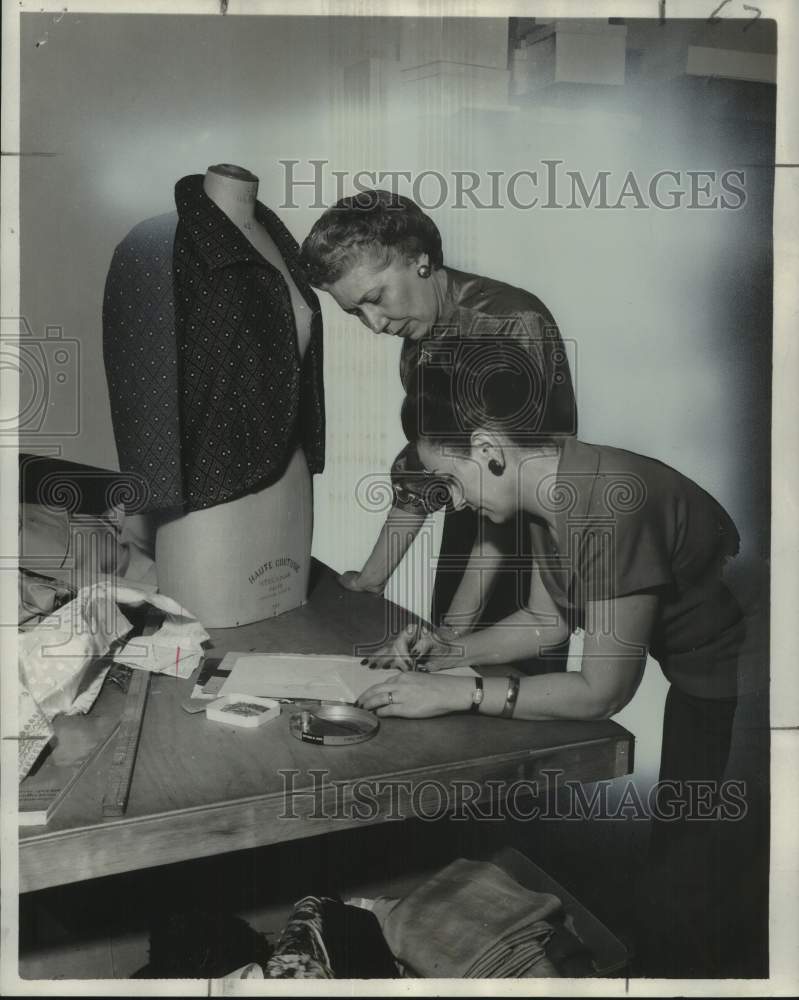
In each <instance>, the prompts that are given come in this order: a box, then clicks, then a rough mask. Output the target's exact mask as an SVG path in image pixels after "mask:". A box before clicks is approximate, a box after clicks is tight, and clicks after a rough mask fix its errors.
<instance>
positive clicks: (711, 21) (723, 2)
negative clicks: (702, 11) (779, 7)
mask: <svg viewBox="0 0 799 1000" xmlns="http://www.w3.org/2000/svg"><path fill="white" fill-rule="evenodd" d="M729 3H732V0H721V3H720V4H719V5H718V7H716V9H715V10H714V11H713V13H712V14H711V15H710V17H709V18H708V19H707V23H708V24H718V23H719V21H721V18H720V17H716V15H717V14H718V12H719V11H720V10H721V9H722V8H723V7H726V6H727V4H729ZM741 6H742V7H743V9H744V10H752V11H755V16H754V17H753V18H752V19H751V20H750V21H749V22H748V23H747V24H745V25H744V27H743V30H744V31H746V30H747V28H750V27H751V26H752V25H753V24H754V23H755V21H756V20H757V19H758V18H759V17H760V16H761V15H762V13H763V11H762V10H761V9H760V8H759V7H752V6H751V5H750V4H748V3H745V4H742V5H741Z"/></svg>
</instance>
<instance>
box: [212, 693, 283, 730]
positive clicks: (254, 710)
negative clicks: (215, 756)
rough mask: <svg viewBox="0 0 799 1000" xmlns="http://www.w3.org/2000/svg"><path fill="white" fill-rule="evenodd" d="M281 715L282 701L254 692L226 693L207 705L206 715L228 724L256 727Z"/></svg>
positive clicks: (247, 727)
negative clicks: (263, 696) (258, 695)
mask: <svg viewBox="0 0 799 1000" xmlns="http://www.w3.org/2000/svg"><path fill="white" fill-rule="evenodd" d="M279 715H280V703H279V702H277V701H274V700H273V699H272V698H258V697H256V695H254V694H226V695H225V696H224V697H222V698H218V699H217V700H216V701H213V702H211V704H210V705H206V708H205V717H206V719H210V720H211V721H212V722H224V723H225V724H226V725H228V726H243V727H244V728H245V729H255V728H256V727H258V726H263V725H264V724H265V723H267V722H270V721H271V720H272V719H276V718H277V717H278V716H279Z"/></svg>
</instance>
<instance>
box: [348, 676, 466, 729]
mask: <svg viewBox="0 0 799 1000" xmlns="http://www.w3.org/2000/svg"><path fill="white" fill-rule="evenodd" d="M473 691H474V681H473V679H472V678H471V677H446V676H443V677H439V676H435V675H432V674H420V673H404V674H399V675H398V676H396V677H392V678H391V680H386V681H381V682H380V683H379V684H373V685H372V687H370V688H369V689H368V690H367V691H364V693H363V694H362V695H361V697H360V698H359V699H358V705H359V706H360V707H361V708H366V709H368V710H369V711H371V712H374V713H375V714H376V715H379V716H380V717H381V718H382V717H383V716H391V715H396V716H400V717H402V718H405V719H429V718H431V717H432V716H434V715H447V714H448V713H449V712H465V711H467V709H468V708H469V707H470V706H471V704H472V693H473Z"/></svg>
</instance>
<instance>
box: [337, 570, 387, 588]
mask: <svg viewBox="0 0 799 1000" xmlns="http://www.w3.org/2000/svg"><path fill="white" fill-rule="evenodd" d="M336 581H337V582H338V584H339V586H341V587H343V588H344V589H345V590H354V591H355V592H356V593H360V594H382V593H383V591H384V590H385V588H386V585H385V584H384V583H383V584H375V583H368V582H367V581H365V580H364V579H363V577H362V576H361V574H360V573H359V572H358V571H357V570H354V569H350V570H347V572H346V573H341V574H339V576H337V577H336Z"/></svg>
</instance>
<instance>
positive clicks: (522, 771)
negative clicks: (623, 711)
mask: <svg viewBox="0 0 799 1000" xmlns="http://www.w3.org/2000/svg"><path fill="white" fill-rule="evenodd" d="M405 620H407V616H406V615H405V613H404V612H402V611H401V610H400V609H398V608H397V607H396V606H395V605H392V604H389V603H388V602H386V601H384V600H382V599H380V598H377V597H374V596H371V595H366V594H353V593H350V592H348V591H345V590H342V589H341V588H340V587H339V586H338V585H337V583H336V581H335V576H334V574H333V573H332V571H331V570H329V569H327V567H324V566H322V565H321V564H316V565H315V567H314V574H313V577H312V586H311V595H310V599H309V601H308V603H307V604H306V605H305V606H303V607H302V608H299V609H297V610H296V611H293V612H290V613H288V614H285V615H282V616H280V617H279V618H272V619H268V620H266V621H263V622H258V623H255V624H253V625H247V626H243V627H241V628H237V629H216V630H214V631H213V633H212V636H211V638H212V643H213V648H212V655H223V654H224V653H227V652H229V651H233V650H236V651H239V652H248V651H262V652H300V653H302V652H306V653H345V654H352V653H360V652H361V651H362V650H361V647H360V646H359V647H358V648H356V644H361V645H368V644H370V643H379V642H380V641H381V639H382V638H383V636H384V635H385V634H386V633H385V629H386V623H387V622H388V623H389V624H390V626H391V628H392V629H393V630H396V629H397V628H398V627H399V626H400V625H401V624H402V623H403V621H405ZM504 672H505V673H507V670H505V671H504ZM378 678H379V674H376V677H375V680H377V679H378ZM192 686H193V681H191V680H178V679H176V678H175V677H169V676H166V675H163V674H161V675H156V676H154V677H153V679H152V684H151V688H150V695H149V701H148V704H147V710H146V715H145V719H144V727H143V731H142V737H141V743H140V746H139V753H138V758H137V761H136V769H135V773H134V777H133V784H132V787H131V793H130V800H129V803H128V808H127V812H126V815H125V816H124V817H122V818H121V819H115V820H112V821H106V822H103V821H102V818H101V810H100V803H101V800H102V790H103V787H104V781H105V777H106V774H107V769H108V764H109V761H110V759H111V753H112V750H111V747H109V748H107V749H106V750H105V751H104V752H103V753H102V754H101V755H100V756H99V757H98V758H97V759H96V760H95V761H94V763H93V764H91V765H90V767H89V768H88V769H87V770H86V772H85V773H84V774H83V775H82V776H81V778H80V779H79V781H78V782H77V783H76V785H75V786H74V787H73V788H72V790H71V791H70V792H69V794H68V796H67V798H66V799H65V800H64V802H63V803H62V804H61V805H60V806H59V807H58V809H57V811H56V812H55V813H54V815H53V816H52V817H51V819H50V822H49V824H48V825H47V827H36V828H28V829H22V830H20V843H19V879H20V891H22V892H26V891H30V890H35V889H43V888H46V887H48V886H54V885H62V884H65V883H68V882H77V881H81V880H83V879H91V878H97V877H99V876H103V875H111V874H115V873H119V872H125V871H131V870H136V869H141V868H149V867H153V866H155V865H163V864H169V863H172V862H177V861H185V860H188V859H192V858H198V857H205V856H209V855H214V854H222V853H226V852H228V851H238V850H242V849H246V848H253V847H259V846H262V845H266V844H275V843H279V842H281V841H288V840H294V839H297V838H303V837H312V836H316V835H317V834H321V833H326V832H330V831H333V830H342V829H346V828H348V827H356V826H362V825H363V824H364V823H380V822H385V821H386V820H390V819H397V818H407V817H408V816H410V815H414V814H416V815H418V814H419V813H420V812H421V813H424V814H426V815H431V814H435V813H436V812H437V811H438V810H440V808H441V806H442V789H443V790H444V795H445V798H444V800H443V802H444V805H446V804H447V803H448V802H449V803H450V804H453V803H456V802H457V801H458V798H457V795H458V793H459V790H460V795H461V797H463V795H464V792H463V787H464V786H463V785H460V786H459V785H458V784H457V783H458V782H479V783H480V788H481V795H484V794H486V786H485V784H484V783H485V782H486V781H488V780H489V779H491V780H494V781H507V782H514V781H518V780H520V779H521V780H535V779H536V778H538V777H539V776H540V775H541V772H542V770H544V769H560V771H562V772H563V778H564V779H569V780H575V781H582V782H592V781H598V780H601V779H608V778H615V777H619V776H621V775H623V774H627V773H629V771H630V770H631V765H632V747H633V737H632V735H631V734H630V733H629V732H627V731H626V730H625V729H622V728H621V727H620V726H618V725H616V724H615V723H613V722H525V721H519V720H513V721H507V720H502V719H492V718H484V719H483V718H475V717H474V716H468V715H453V716H445V717H439V718H435V719H424V720H411V719H383V720H381V726H380V730H379V732H378V733H377V735H376V736H375V737H374V738H373V739H372V740H370V741H368V742H366V743H361V744H357V745H355V746H350V747H327V748H325V747H320V746H314V745H311V744H306V743H301V742H300V741H299V740H296V739H294V738H293V737H292V736H291V735H290V733H289V730H288V717H289V714H290V710H291V708H290V706H286V709H287V710H285V711H284V712H283V714H282V715H281V717H280V719H277V720H275V721H274V722H271V723H269V724H268V725H267V726H264V727H263V728H262V729H256V730H252V731H248V730H246V729H237V728H234V727H227V726H222V725H219V724H216V723H213V722H208V721H207V720H206V718H205V715H204V714H198V715H189V714H188V713H187V712H185V711H184V710H183V709H182V708H181V707H180V706H181V702H183V701H184V700H185V699H186V698H187V697H188V696H189V694H190V692H191V688H192ZM106 687H109V685H106ZM104 696H105V692H104V693H103V694H101V695H100V697H101V698H102V697H104ZM109 696H113V695H111V693H110V692H109ZM281 771H282V772H284V773H283V774H282V775H281V773H280V772H281ZM365 782H369V783H370V784H364V783H365ZM392 782H393V783H394V784H393V785H392ZM466 794H470V793H468V790H467V793H466ZM409 810H412V811H409Z"/></svg>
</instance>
